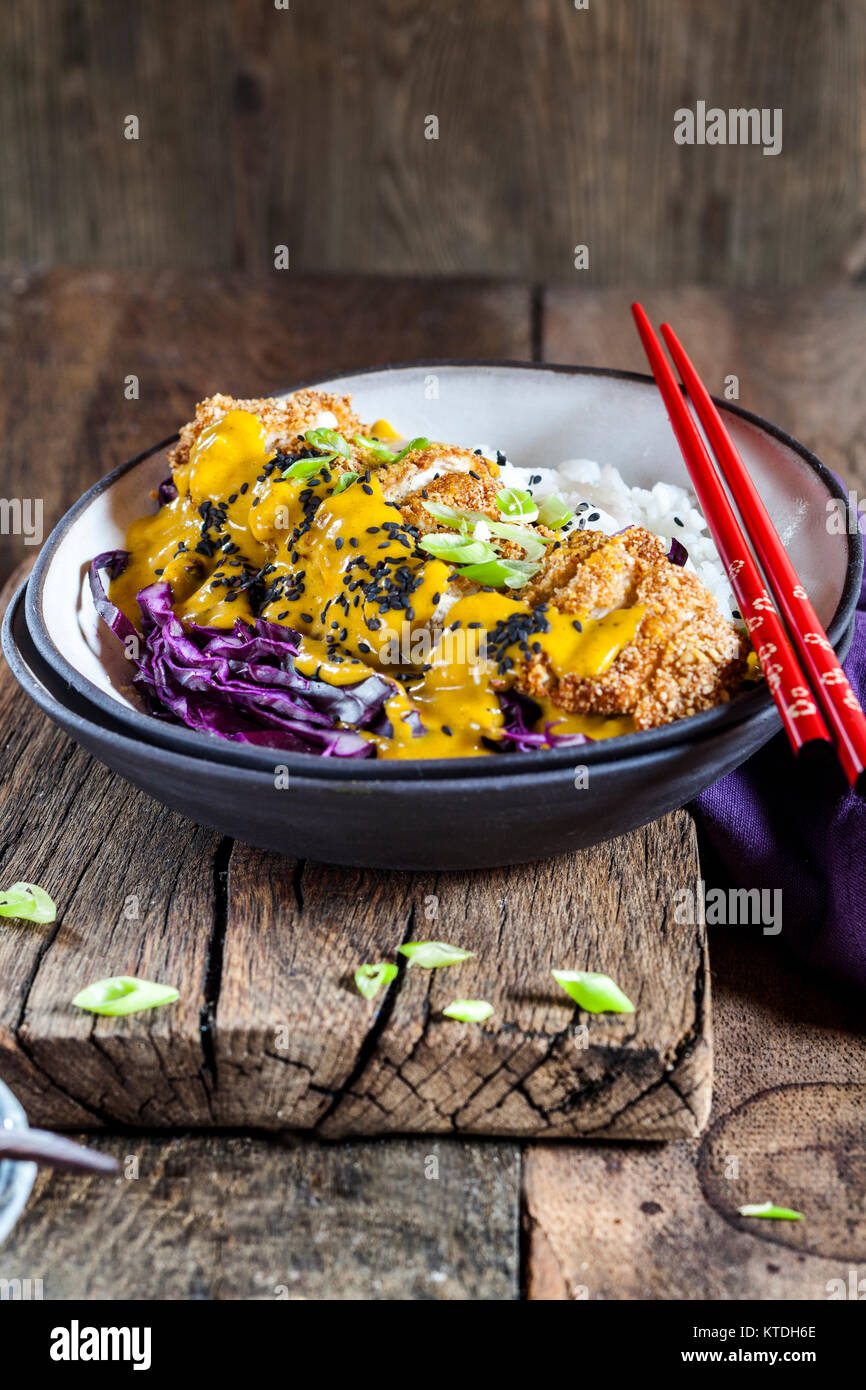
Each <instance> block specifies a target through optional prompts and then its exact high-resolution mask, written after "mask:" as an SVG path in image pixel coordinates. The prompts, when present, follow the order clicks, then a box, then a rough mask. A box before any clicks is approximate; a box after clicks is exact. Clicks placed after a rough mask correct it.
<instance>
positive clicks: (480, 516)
mask: <svg viewBox="0 0 866 1390" xmlns="http://www.w3.org/2000/svg"><path fill="white" fill-rule="evenodd" d="M423 505H424V510H425V512H429V513H430V515H431V516H435V518H436V520H437V521H451V522H457V524H458V526H469V525H474V524H477V523H478V522H479V521H486V522H488V523H490V517H489V516H487V515H486V514H485V513H484V512H463V511H460V510H459V509H458V508H457V507H446V505H445V503H444V502H427V501H425V502H424V503H423Z"/></svg>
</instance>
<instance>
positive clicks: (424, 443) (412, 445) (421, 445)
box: [394, 434, 430, 463]
mask: <svg viewBox="0 0 866 1390" xmlns="http://www.w3.org/2000/svg"><path fill="white" fill-rule="evenodd" d="M429 448H430V440H429V439H425V438H424V436H423V434H419V435H418V437H417V439H410V440H409V443H408V444H407V445H405V447H404V448H402V449H401V450H400V452H399V454H398V455H397V457H396V458H395V460H394V462H395V463H400V462H401V460H402V459H404V458H405V457H406V455H407V454H411V452H412V450H413V449H429Z"/></svg>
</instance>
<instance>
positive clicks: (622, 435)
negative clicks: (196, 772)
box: [42, 364, 848, 705]
mask: <svg viewBox="0 0 866 1390" xmlns="http://www.w3.org/2000/svg"><path fill="white" fill-rule="evenodd" d="M324 389H327V390H328V391H334V392H348V393H350V394H351V395H352V396H353V397H354V400H355V405H356V409H357V411H358V413H359V414H360V416H361V417H362V419H364V420H367V421H373V420H377V419H380V418H385V419H387V420H390V422H391V423H392V424H393V425H394V427H395V428H396V429H398V430H399V431H400V432H401V433H403V434H405V435H407V436H413V435H427V436H428V437H430V438H432V439H443V440H448V441H449V442H454V443H459V444H464V445H469V446H471V447H475V446H476V445H478V444H487V445H491V446H494V447H496V448H499V449H502V451H503V452H504V453H506V454H507V455H508V457H509V458H510V459H511V461H512V462H513V463H516V464H518V465H520V466H523V467H527V466H531V465H533V464H534V465H536V466H538V465H547V466H550V465H553V464H557V463H560V462H562V461H563V460H564V459H568V458H590V459H595V460H596V461H597V462H598V463H610V464H613V465H614V466H615V467H616V468H618V469H619V470H620V472H621V473H622V474H623V477H624V478H625V479H626V481H627V482H629V483H630V484H631V485H632V486H640V487H651V486H652V485H653V483H655V482H658V481H659V480H661V481H662V482H667V483H675V484H678V485H679V486H684V487H688V486H689V479H688V475H687V473H686V470H685V466H684V464H683V461H682V458H681V456H680V453H679V449H678V447H677V445H676V442H675V440H674V437H673V434H672V432H671V427H670V425H669V423H668V419H667V415H666V412H665V409H664V406H663V405H662V402H661V399H660V397H659V395H658V392H657V390H656V388H655V386H654V385H653V384H651V383H645V382H640V381H633V380H629V379H619V378H616V377H606V376H593V375H581V374H577V375H571V374H569V373H567V372H550V371H545V370H543V369H542V368H532V367H508V366H492V365H491V366H474V365H468V364H467V365H465V366H437V365H430V366H424V365H422V366H411V367H398V368H383V369H382V370H380V371H373V372H364V373H361V374H360V375H355V376H352V375H347V376H344V377H340V378H339V379H338V380H335V381H328V382H326V383H324ZM178 423H180V422H178ZM727 424H728V427H729V429H730V431H731V434H732V435H733V438H734V440H735V443H736V445H737V447H738V449H739V451H740V453H741V454H742V457H743V459H744V461H745V463H746V465H747V466H748V468H749V470H750V472H751V475H752V478H753V480H754V482H755V484H756V486H757V488H758V491H759V492H760V494H761V497H762V498H763V501H764V503H765V505H766V507H767V509H768V511H769V513H770V516H771V517H772V519H773V521H774V523H775V525H776V528H777V530H778V531H779V533H780V535H781V537H782V539H783V541H784V542H785V545H786V546H787V548H788V550H789V553H790V555H791V557H792V559H793V562H794V564H795V566H796V568H797V569H798V570H799V573H800V576H801V578H802V580H803V583H804V584H805V586H806V589H807V591H808V593H809V596H810V598H811V599H812V602H813V604H814V606H815V608H816V610H817V612H818V616H819V617H820V619H821V621H822V623H824V625H825V626H827V625H828V624H829V623H830V621H831V619H832V617H833V614H834V612H835V610H836V608H837V606H838V603H839V600H840V598H841V595H842V591H843V587H844V583H845V574H846V568H847V563H848V547H847V543H846V540H845V537H844V536H841V535H838V534H833V533H831V532H830V531H829V530H828V527H827V499H828V496H829V494H828V491H827V489H826V487H825V485H824V483H823V482H822V480H821V479H820V478H819V477H818V476H817V475H816V474H815V473H814V472H813V470H812V469H811V468H810V467H809V466H808V464H807V463H806V462H805V460H804V459H802V458H801V457H800V456H799V455H798V454H797V453H796V452H795V451H794V450H793V449H790V448H789V447H788V446H787V445H785V444H783V443H782V442H781V441H779V440H777V439H775V438H774V437H773V436H772V435H770V434H767V433H766V432H765V431H764V430H762V429H760V428H758V427H756V426H754V425H752V424H751V423H750V422H748V421H746V420H742V419H740V418H739V417H738V416H736V415H733V414H730V413H728V416H727ZM168 472H169V468H168V463H167V460H166V457H165V453H164V452H162V451H161V452H160V453H159V454H156V455H154V456H152V457H151V458H149V459H147V460H145V461H144V462H143V463H142V464H140V465H139V466H137V467H135V468H132V469H130V470H129V471H128V472H126V473H125V474H123V476H122V477H120V478H118V479H117V480H116V481H115V482H114V483H112V484H111V486H110V487H108V488H106V489H104V490H103V491H101V492H100V493H99V494H97V495H96V496H94V497H93V498H91V500H90V501H89V502H88V503H87V505H86V506H85V507H84V508H83V509H82V510H81V511H80V512H79V514H78V516H77V517H76V518H75V520H74V521H73V522H72V524H71V525H70V526H69V528H68V530H67V532H66V534H65V535H64V536H63V538H62V540H61V541H60V543H59V545H58V546H57V549H56V551H55V554H54V558H53V560H52V562H51V564H50V565H49V568H48V571H47V573H46V576H45V583H44V590H43V602H42V608H43V619H44V622H45V626H46V628H47V630H48V632H49V633H50V635H51V638H52V639H53V642H54V644H55V645H56V648H57V651H58V652H59V653H60V655H61V656H62V657H64V658H65V660H66V661H67V662H68V663H69V664H70V665H71V666H72V667H74V668H75V670H76V671H78V672H79V673H80V675H82V676H83V677H85V679H87V680H88V681H90V682H91V683H92V684H93V685H94V686H96V687H97V688H98V689H99V690H101V691H103V692H104V693H106V694H107V695H110V696H111V697H112V698H113V699H115V700H116V701H117V702H118V703H120V704H127V705H129V704H133V705H135V704H136V699H135V696H134V694H131V692H130V688H129V684H128V682H129V675H130V667H129V663H128V662H127V661H126V660H125V659H124V658H123V656H122V654H121V653H120V651H119V644H118V643H116V641H115V640H114V639H111V638H110V635H107V634H106V633H105V630H104V628H103V626H102V624H101V623H100V622H99V620H98V618H97V616H96V613H95V611H94V609H93V605H92V603H91V600H90V594H89V590H88V588H87V584H86V571H87V565H88V564H89V562H90V560H91V559H92V558H93V556H94V555H98V554H99V553H100V552H101V551H104V550H113V549H115V548H118V547H120V548H122V547H123V545H124V540H125V536H126V530H127V527H128V526H129V524H130V522H132V521H133V520H135V518H136V517H138V516H141V515H142V514H143V513H144V512H145V511H147V510H148V509H150V508H151V507H155V503H152V502H151V500H150V491H151V489H153V488H156V487H157V485H158V484H159V483H160V482H161V480H162V479H163V478H164V477H166V475H167V474H168ZM107 638H108V640H106V639H107Z"/></svg>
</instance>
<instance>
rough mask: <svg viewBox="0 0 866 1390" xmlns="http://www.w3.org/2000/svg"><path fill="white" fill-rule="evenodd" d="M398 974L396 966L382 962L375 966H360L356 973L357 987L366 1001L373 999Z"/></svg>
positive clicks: (388, 962)
mask: <svg viewBox="0 0 866 1390" xmlns="http://www.w3.org/2000/svg"><path fill="white" fill-rule="evenodd" d="M396 974H397V967H396V965H392V964H391V963H390V961H386V960H380V961H377V963H376V964H375V965H359V966H358V969H357V970H356V971H355V985H356V986H357V990H358V993H359V994H363V996H364V998H365V999H373V998H374V997H375V995H377V994H378V993H379V990H380V989H381V988H382V986H383V985H389V984H390V983H391V981H392V980H393V979H394V978H395V976H396Z"/></svg>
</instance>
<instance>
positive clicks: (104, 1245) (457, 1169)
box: [0, 1135, 520, 1302]
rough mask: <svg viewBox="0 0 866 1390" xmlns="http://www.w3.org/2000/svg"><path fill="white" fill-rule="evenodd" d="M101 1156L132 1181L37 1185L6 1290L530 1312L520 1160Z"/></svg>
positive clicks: (249, 1146)
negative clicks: (508, 1307) (485, 1305)
mask: <svg viewBox="0 0 866 1390" xmlns="http://www.w3.org/2000/svg"><path fill="white" fill-rule="evenodd" d="M88 1142H92V1140H89V1141H88ZM97 1144H98V1147H99V1148H101V1149H105V1150H108V1151H109V1152H111V1153H113V1154H116V1155H117V1157H118V1158H119V1159H120V1161H121V1163H122V1164H123V1176H121V1177H118V1178H109V1179H107V1180H106V1181H104V1182H103V1181H101V1180H99V1179H97V1180H96V1181H93V1180H91V1179H85V1180H83V1181H76V1180H74V1179H72V1180H70V1179H69V1178H68V1177H67V1176H60V1175H50V1174H48V1173H45V1172H43V1173H41V1174H40V1175H39V1178H38V1179H37V1183H36V1188H35V1191H34V1194H33V1196H32V1197H31V1199H30V1204H29V1206H28V1209H27V1216H26V1218H25V1220H24V1221H23V1222H22V1223H21V1224H20V1225H19V1226H18V1227H16V1229H15V1231H14V1232H13V1234H12V1235H11V1237H10V1238H9V1239H8V1240H7V1241H5V1242H4V1244H3V1247H2V1250H0V1278H5V1279H13V1278H30V1279H41V1280H42V1284H43V1287H42V1296H43V1297H44V1298H45V1299H76V1300H77V1299H135V1300H150V1299H166V1298H172V1299H173V1298H177V1299H183V1300H187V1299H207V1298H217V1299H242V1300H250V1299H258V1300H262V1301H265V1302H266V1301H269V1300H270V1301H273V1300H277V1301H279V1300H283V1299H316V1300H320V1299H326V1300H331V1299H351V1300H358V1299H363V1300H365V1301H366V1300H371V1299H411V1300H413V1301H414V1300H425V1301H426V1300H431V1299H435V1300H447V1301H453V1300H463V1299H471V1300H473V1301H474V1300H494V1301H496V1302H501V1301H504V1300H509V1299H514V1298H517V1297H518V1294H519V1284H518V1268H519V1251H518V1229H519V1228H518V1219H517V1202H518V1193H519V1186H520V1158H519V1153H518V1150H517V1147H516V1146H515V1145H512V1144H504V1143H486V1144H481V1143H476V1144H462V1143H454V1142H453V1141H450V1140H438V1139H436V1140H433V1141H432V1142H431V1141H430V1140H429V1139H423V1140H421V1139H417V1140H395V1141H392V1142H389V1143H388V1144H385V1143H367V1144H360V1143H355V1144H340V1145H333V1144H321V1143H315V1142H313V1141H306V1142H304V1143H302V1144H292V1143H282V1144H281V1143H279V1142H277V1141H268V1140H262V1139H244V1138H240V1137H234V1136H233V1137H219V1136H216V1135H206V1136H195V1137H190V1136H179V1137H177V1136H174V1137H161V1138H158V1139H152V1138H144V1137H132V1136H126V1137H114V1138H102V1137H100V1138H99V1140H98V1141H97Z"/></svg>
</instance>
